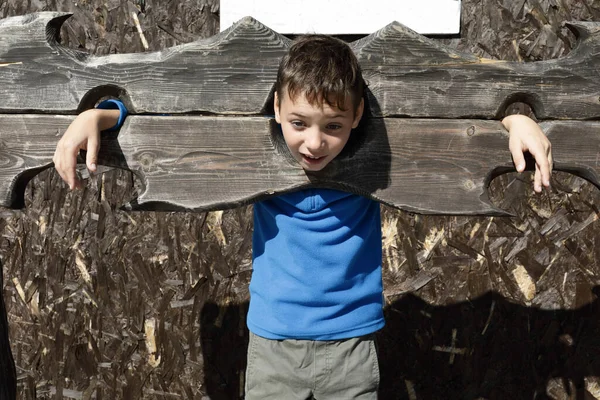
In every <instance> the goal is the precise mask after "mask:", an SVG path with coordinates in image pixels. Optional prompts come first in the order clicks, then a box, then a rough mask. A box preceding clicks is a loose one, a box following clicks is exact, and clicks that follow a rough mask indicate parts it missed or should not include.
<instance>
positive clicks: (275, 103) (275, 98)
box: [273, 92, 281, 124]
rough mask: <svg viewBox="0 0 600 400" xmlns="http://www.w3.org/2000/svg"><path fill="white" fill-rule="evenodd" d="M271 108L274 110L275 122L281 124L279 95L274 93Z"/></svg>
mask: <svg viewBox="0 0 600 400" xmlns="http://www.w3.org/2000/svg"><path fill="white" fill-rule="evenodd" d="M273 108H274V109H275V121H277V123H278V124H281V117H280V116H279V95H278V94H277V92H275V96H273Z"/></svg>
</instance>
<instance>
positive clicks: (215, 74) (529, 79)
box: [0, 12, 600, 119]
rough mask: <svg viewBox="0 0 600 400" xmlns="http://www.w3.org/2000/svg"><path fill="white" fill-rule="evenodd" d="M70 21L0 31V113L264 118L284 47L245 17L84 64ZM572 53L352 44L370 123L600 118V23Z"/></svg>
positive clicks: (394, 35)
mask: <svg viewBox="0 0 600 400" xmlns="http://www.w3.org/2000/svg"><path fill="white" fill-rule="evenodd" d="M68 17H69V14H64V13H52V12H45V13H37V14H30V15H27V16H24V17H13V18H7V19H5V20H2V21H0V37H1V38H2V40H0V98H2V103H1V104H0V112H2V111H3V110H4V112H11V113H21V112H25V111H29V112H34V111H35V112H38V111H42V112H55V113H60V114H64V113H73V112H75V111H76V110H78V109H79V110H82V109H85V108H90V107H92V106H93V104H94V103H95V101H97V100H98V99H99V98H101V97H102V96H105V95H113V96H119V97H121V98H123V99H124V100H125V102H126V103H127V105H128V108H129V109H130V110H131V111H132V112H134V113H171V114H173V113H186V112H208V113H217V114H264V113H265V112H266V111H267V110H270V109H271V105H270V98H271V97H270V94H271V91H272V89H273V84H274V82H275V78H276V74H277V66H278V64H279V59H280V58H281V56H282V55H283V54H284V53H285V51H286V49H287V47H288V46H289V39H287V38H285V37H284V36H282V35H280V34H278V33H277V32H275V31H273V30H271V29H269V28H268V27H266V26H264V25H263V24H261V23H260V22H258V21H256V20H254V19H252V18H250V17H247V18H244V19H242V20H241V21H240V22H238V23H236V24H235V25H234V26H232V27H231V28H230V29H228V30H226V31H224V32H222V33H220V34H218V35H215V36H213V37H211V38H208V39H203V40H198V41H196V42H192V43H188V44H185V45H181V46H176V47H173V48H170V49H166V50H163V51H160V52H155V53H146V54H119V55H110V56H104V57H92V56H89V55H88V54H86V53H83V52H76V51H73V50H70V49H67V48H65V47H62V46H60V45H59V44H58V43H57V40H56V35H57V32H59V31H60V26H61V25H62V23H63V22H64V20H65V19H67V18H68ZM567 26H568V27H569V28H570V29H571V30H572V31H573V32H575V33H576V35H578V37H579V39H580V41H579V44H578V47H577V48H576V49H574V51H572V52H571V54H569V55H568V56H567V57H565V58H562V59H557V60H548V61H540V62H534V63H516V62H505V61H497V60H490V59H485V58H480V57H477V56H475V55H473V54H467V53H461V52H458V51H456V50H453V49H450V48H448V47H446V46H443V45H440V44H439V43H436V42H434V41H432V40H430V39H428V38H426V37H424V36H421V35H419V34H417V33H415V32H414V31H412V30H410V29H408V28H406V27H405V26H403V25H401V24H399V23H397V22H395V23H391V24H390V25H388V26H386V27H384V28H383V29H381V30H379V31H377V32H375V33H373V34H372V35H370V36H368V37H365V38H363V39H361V40H358V41H356V42H354V43H352V47H353V49H354V51H355V52H356V54H357V56H358V58H359V61H360V63H361V65H362V68H363V72H364V75H365V78H366V79H367V81H368V83H369V87H370V91H369V93H368V95H369V98H370V99H369V100H370V101H369V104H370V109H371V110H370V111H371V114H372V115H374V116H396V117H398V116H400V117H418V118H429V117H432V118H484V119H487V118H500V117H502V116H503V114H504V110H505V108H506V107H507V106H508V105H509V104H511V103H513V102H516V101H520V102H526V103H528V104H530V105H531V106H532V107H533V109H534V111H535V113H536V115H537V117H538V118H540V119H590V118H600V83H599V80H598V74H599V73H600V69H599V67H598V66H599V65H600V28H599V27H600V23H598V22H573V23H570V24H568V25H567Z"/></svg>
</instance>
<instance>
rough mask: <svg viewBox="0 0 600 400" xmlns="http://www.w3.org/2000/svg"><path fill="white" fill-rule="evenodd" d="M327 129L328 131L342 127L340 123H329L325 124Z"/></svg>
mask: <svg viewBox="0 0 600 400" xmlns="http://www.w3.org/2000/svg"><path fill="white" fill-rule="evenodd" d="M327 129H328V130H330V131H337V130H338V129H342V125H340V124H329V125H327Z"/></svg>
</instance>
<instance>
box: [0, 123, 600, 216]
mask: <svg viewBox="0 0 600 400" xmlns="http://www.w3.org/2000/svg"><path fill="white" fill-rule="evenodd" d="M72 120H73V117H70V116H49V115H4V116H0V141H1V143H2V147H1V148H0V160H1V161H2V163H1V165H2V167H1V168H0V198H1V199H2V201H1V202H0V203H1V204H2V205H3V206H11V207H20V206H22V201H23V200H22V199H23V193H24V188H25V184H26V182H27V181H28V180H29V179H30V178H31V177H32V176H34V175H35V174H36V173H37V172H39V171H40V170H42V169H44V168H48V167H50V166H51V160H52V155H53V153H54V147H55V145H56V142H57V140H58V138H59V137H60V135H61V134H62V132H64V130H65V129H66V128H67V127H68V125H69V124H70V122H71V121H72ZM542 128H543V129H544V130H545V131H546V132H547V134H548V136H549V137H550V139H551V141H552V142H553V143H554V149H555V150H554V151H555V159H556V160H557V161H556V167H555V169H556V170H563V171H568V172H571V173H575V174H577V175H579V176H582V177H584V178H586V179H588V180H589V181H591V182H592V183H593V184H595V185H596V186H600V179H599V174H600V167H599V164H598V162H597V157H598V154H599V152H600V136H598V134H597V132H598V131H599V129H600V122H582V121H564V122H559V121H554V122H547V123H543V124H542ZM507 139H508V138H507V135H506V132H505V131H504V129H503V128H502V126H501V124H500V123H499V122H497V121H485V120H431V119H398V118H385V119H381V118H371V119H368V120H366V121H365V123H364V125H363V126H361V127H359V129H358V130H356V131H355V132H353V133H352V137H351V141H350V142H349V144H348V146H347V147H346V149H345V150H344V152H343V153H342V154H341V155H340V156H339V157H338V159H336V160H334V161H333V162H332V163H331V164H330V165H329V166H328V167H326V169H325V170H323V171H321V172H320V173H311V174H307V173H306V172H305V171H304V170H303V169H302V168H300V166H299V165H298V164H297V163H296V162H295V161H294V160H293V159H292V158H291V155H290V154H289V152H288V151H287V147H286V146H285V144H284V142H283V139H282V137H281V133H280V131H279V127H278V125H277V124H275V123H274V121H273V120H272V119H269V118H263V117H206V116H193V117H192V116H188V117H186V118H182V117H177V116H170V117H167V116H163V117H161V116H131V117H129V118H128V119H127V120H126V122H125V124H124V126H123V128H122V129H121V131H120V133H119V134H118V135H110V134H108V135H107V134H105V136H104V137H103V142H102V146H101V159H100V160H99V161H100V164H104V165H109V166H116V167H119V168H126V169H129V170H131V171H133V172H134V173H135V174H136V175H137V176H138V177H139V178H140V179H141V181H142V182H143V184H144V192H143V193H142V194H141V195H140V196H139V198H138V199H137V201H135V202H134V204H133V205H132V206H133V208H134V209H135V208H137V209H159V210H194V211H201V210H209V209H220V208H229V207H235V206H239V205H241V204H246V203H249V202H252V201H254V200H257V199H261V198H265V197H268V196H273V195H276V194H280V193H284V192H288V191H292V190H297V189H300V188H305V187H309V186H310V187H328V188H337V189H342V190H346V191H350V192H354V193H358V194H361V195H365V196H369V197H371V198H373V199H375V200H378V201H381V202H383V203H386V204H389V205H391V206H394V207H397V208H401V209H404V210H409V211H415V212H420V213H432V214H462V215H473V214H487V215H507V214H506V213H505V212H504V211H502V210H500V209H497V208H496V207H494V206H493V205H492V204H490V202H489V201H488V200H487V187H488V185H489V182H490V180H491V179H492V178H493V177H494V176H496V175H498V174H501V173H504V172H508V171H513V170H514V168H513V166H512V163H511V158H510V153H509V151H508V140H507ZM416 188H418V190H416Z"/></svg>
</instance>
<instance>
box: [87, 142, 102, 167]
mask: <svg viewBox="0 0 600 400" xmlns="http://www.w3.org/2000/svg"><path fill="white" fill-rule="evenodd" d="M99 147H100V144H99V142H98V138H97V137H90V138H88V143H87V154H86V156H85V163H86V164H87V167H88V169H89V170H90V171H92V172H96V162H97V160H98V150H99Z"/></svg>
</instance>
